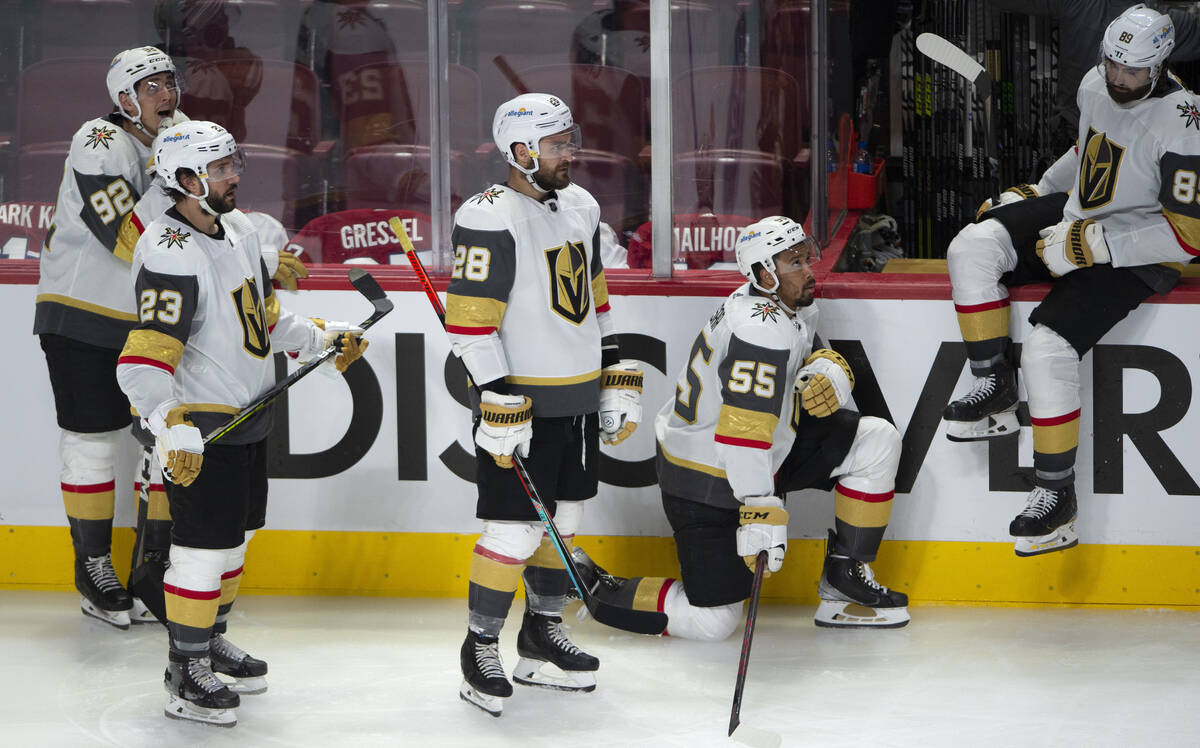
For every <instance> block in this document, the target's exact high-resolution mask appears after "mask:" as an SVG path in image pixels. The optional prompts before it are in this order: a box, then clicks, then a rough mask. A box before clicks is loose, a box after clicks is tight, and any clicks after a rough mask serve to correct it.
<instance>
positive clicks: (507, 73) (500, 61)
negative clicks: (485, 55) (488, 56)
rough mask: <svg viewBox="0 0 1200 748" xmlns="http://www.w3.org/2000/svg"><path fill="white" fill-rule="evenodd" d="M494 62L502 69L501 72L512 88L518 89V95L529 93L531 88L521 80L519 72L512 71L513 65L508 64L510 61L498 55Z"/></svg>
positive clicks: (493, 59)
mask: <svg viewBox="0 0 1200 748" xmlns="http://www.w3.org/2000/svg"><path fill="white" fill-rule="evenodd" d="M492 62H493V63H495V65H496V67H497V68H499V69H500V72H501V73H502V74H503V75H504V77H505V78H507V79H508V82H509V83H511V84H512V87H513V88H515V89H517V93H519V94H527V93H529V86H526V85H525V82H524V81H523V80H521V76H519V75H517V71H516V70H513V69H512V65H509V64H508V60H506V59H504V55H496V56H495V57H493V58H492Z"/></svg>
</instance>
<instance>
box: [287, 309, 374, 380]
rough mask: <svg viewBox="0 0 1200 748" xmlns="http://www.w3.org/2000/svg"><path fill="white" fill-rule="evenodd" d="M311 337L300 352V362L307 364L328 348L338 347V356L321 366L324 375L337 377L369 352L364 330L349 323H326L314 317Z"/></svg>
mask: <svg viewBox="0 0 1200 748" xmlns="http://www.w3.org/2000/svg"><path fill="white" fill-rule="evenodd" d="M309 321H310V322H312V323H313V329H312V330H311V337H310V339H309V342H308V345H306V346H305V347H304V348H303V349H301V350H300V362H301V363H306V362H307V361H310V360H311V359H313V358H316V357H317V356H319V355H321V354H322V353H323V352H324V351H325V349H326V348H329V347H330V346H336V347H337V349H338V355H336V356H334V357H333V358H331V359H327V360H326V361H325V363H323V364H321V366H320V369H321V371H322V373H324V374H328V375H330V376H337V375H338V374H341V373H343V372H345V371H346V367H348V366H350V364H352V363H354V362H355V361H357V360H358V359H359V358H361V357H362V355H363V353H364V352H365V351H366V350H367V344H368V341H367V340H365V339H364V338H363V337H362V334H363V329H362V328H361V327H358V326H357V325H352V324H350V323H348V322H334V321H332V320H329V321H326V320H323V319H318V318H316V317H313V318H311V319H310V320H309Z"/></svg>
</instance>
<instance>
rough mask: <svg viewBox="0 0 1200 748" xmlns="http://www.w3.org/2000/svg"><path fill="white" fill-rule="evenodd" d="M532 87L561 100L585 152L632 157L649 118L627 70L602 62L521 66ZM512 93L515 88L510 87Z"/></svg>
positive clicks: (636, 81) (643, 96) (637, 83)
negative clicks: (586, 149) (576, 127)
mask: <svg viewBox="0 0 1200 748" xmlns="http://www.w3.org/2000/svg"><path fill="white" fill-rule="evenodd" d="M519 75H520V77H521V80H522V81H523V82H524V83H525V85H526V86H528V87H529V89H530V90H531V91H539V92H542V93H552V94H557V95H558V96H561V97H563V98H564V99H566V102H567V104H568V105H569V106H570V107H571V115H572V116H573V117H574V118H575V122H577V123H578V124H579V127H580V131H581V132H582V135H583V144H584V146H585V147H587V148H588V149H589V150H594V151H609V152H611V153H616V154H619V155H621V156H624V157H625V158H628V159H632V160H636V159H637V158H638V154H639V153H640V152H641V150H642V146H643V145H644V144H645V135H646V132H647V128H648V126H649V124H650V120H649V118H648V117H647V115H646V109H645V101H646V94H645V91H644V90H643V87H642V81H641V80H640V79H639V78H638V77H637V76H635V75H634V74H633V73H631V72H629V71H628V70H622V69H621V68H615V67H606V66H603V65H579V64H563V65H539V66H537V67H532V68H528V69H526V70H522V71H520V73H519ZM509 90H510V93H511V95H512V96H516V95H517V92H516V89H514V88H510V89H509Z"/></svg>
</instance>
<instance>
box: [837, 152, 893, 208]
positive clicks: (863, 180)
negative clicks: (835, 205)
mask: <svg viewBox="0 0 1200 748" xmlns="http://www.w3.org/2000/svg"><path fill="white" fill-rule="evenodd" d="M883 163H884V160H883V159H881V158H877V159H875V162H874V164H873V165H872V166H873V168H872V169H871V173H870V174H860V173H858V172H856V171H852V172H850V173H849V174H848V175H847V176H848V177H849V183H848V184H847V185H846V207H847V208H848V209H850V210H870V209H871V208H874V207H875V201H876V200H878V198H879V192H880V190H881V189H882V183H883Z"/></svg>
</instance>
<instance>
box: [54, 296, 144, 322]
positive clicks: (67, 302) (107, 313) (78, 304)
mask: <svg viewBox="0 0 1200 748" xmlns="http://www.w3.org/2000/svg"><path fill="white" fill-rule="evenodd" d="M34 301H35V303H37V304H62V305H63V306H69V307H72V308H74V309H82V310H83V311H85V312H91V313H92V314H99V315H100V316H102V317H112V318H113V319H119V320H121V321H123V322H137V315H136V314H134V313H132V312H118V311H117V310H116V309H109V308H108V307H106V306H100V305H99V304H92V303H91V302H88V301H80V300H79V299H72V298H71V297H70V296H63V295H62V294H57V293H40V294H38V295H37V298H36V299H35V300H34Z"/></svg>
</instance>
